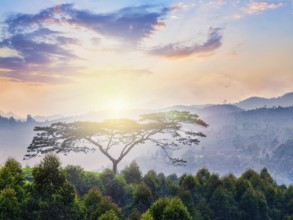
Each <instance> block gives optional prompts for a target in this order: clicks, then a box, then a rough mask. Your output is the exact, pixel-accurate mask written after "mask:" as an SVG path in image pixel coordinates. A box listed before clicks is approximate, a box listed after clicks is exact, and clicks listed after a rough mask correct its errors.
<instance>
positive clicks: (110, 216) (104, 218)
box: [98, 210, 119, 220]
mask: <svg viewBox="0 0 293 220" xmlns="http://www.w3.org/2000/svg"><path fill="white" fill-rule="evenodd" d="M98 220H119V218H118V216H117V214H116V213H115V212H114V211H113V210H109V211H106V212H105V213H104V214H102V215H101V216H100V217H99V218H98Z"/></svg>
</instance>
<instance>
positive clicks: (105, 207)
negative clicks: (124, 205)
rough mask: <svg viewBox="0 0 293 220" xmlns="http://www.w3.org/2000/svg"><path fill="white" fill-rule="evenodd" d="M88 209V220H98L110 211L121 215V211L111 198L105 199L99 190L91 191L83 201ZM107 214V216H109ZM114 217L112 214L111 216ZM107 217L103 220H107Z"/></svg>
mask: <svg viewBox="0 0 293 220" xmlns="http://www.w3.org/2000/svg"><path fill="white" fill-rule="evenodd" d="M83 202H84V205H85V207H86V219H91V220H92V219H93V220H94V219H98V218H99V217H100V216H102V215H103V214H105V213H107V212H108V211H111V210H112V211H113V212H114V213H115V214H116V215H119V214H120V213H119V209H118V207H117V205H116V204H114V203H113V202H112V201H111V199H110V198H109V197H104V196H102V194H101V193H100V191H99V190H97V189H91V190H90V191H89V192H88V193H87V194H86V195H85V196H84V199H83ZM109 215H110V213H109V214H106V216H109ZM111 215H112V214H111ZM106 216H104V217H103V219H107V218H106Z"/></svg>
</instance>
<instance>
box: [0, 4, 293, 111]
mask: <svg viewBox="0 0 293 220" xmlns="http://www.w3.org/2000/svg"><path fill="white" fill-rule="evenodd" d="M0 4H1V7H0V14H1V15H0V28H1V29H0V30H1V35H0V86H1V89H2V93H1V94H0V102H1V103H3V105H2V107H1V108H2V109H1V110H2V111H14V112H16V113H18V114H20V115H25V114H27V113H31V114H55V113H62V114H78V113H82V112H87V111H91V110H99V109H106V108H109V107H110V106H112V105H113V103H116V104H117V103H120V104H119V105H121V106H123V107H124V108H160V107H166V106H170V105H177V104H186V105H191V104H202V103H221V102H222V101H223V100H227V101H228V102H236V101H238V100H241V99H244V98H247V97H249V96H265V97H274V96H279V95H281V94H283V93H286V92H289V91H293V88H292V85H293V83H292V82H293V72H292V71H293V64H292V61H291V59H292V58H291V57H292V52H293V3H292V1H291V0H290V1H289V0H275V1H257V0H238V1H237V0H213V1H212V0H210V1H209V0H205V1H204V0H185V1H175V0H168V1H167V0H165V1H162V0H161V1H135V0H127V1H113V0H112V1H97V0H95V1H94V0H83V1H61V0H55V1H41V0H32V1H29V2H28V1H26V0H17V1H16V0H2V1H1V3H0ZM16 97H19V99H17V100H16ZM40 103H42V105H40Z"/></svg>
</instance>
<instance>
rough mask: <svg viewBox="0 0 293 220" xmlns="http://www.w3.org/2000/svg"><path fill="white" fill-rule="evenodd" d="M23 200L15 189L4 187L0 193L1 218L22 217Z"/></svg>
mask: <svg viewBox="0 0 293 220" xmlns="http://www.w3.org/2000/svg"><path fill="white" fill-rule="evenodd" d="M22 208H23V207H22V206H21V202H20V201H19V200H18V198H17V194H16V192H15V190H14V189H11V188H8V187H6V188H4V189H3V190H2V191H1V193H0V219H11V220H13V219H15V220H17V219H20V218H21V215H22V212H23V210H22Z"/></svg>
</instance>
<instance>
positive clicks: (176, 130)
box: [25, 111, 208, 173]
mask: <svg viewBox="0 0 293 220" xmlns="http://www.w3.org/2000/svg"><path fill="white" fill-rule="evenodd" d="M187 124H189V126H184V125H187ZM190 125H193V126H195V125H200V126H203V127H207V126H208V125H207V124H206V123H205V122H204V121H203V120H201V119H200V118H199V117H198V115H196V114H192V113H189V112H185V111H182V112H181V111H169V112H159V113H151V114H144V115H141V116H140V118H139V120H132V119H106V120H104V121H102V122H73V123H61V122H59V123H54V124H52V125H50V126H45V127H35V129H34V130H35V131H37V132H38V133H37V134H36V136H35V137H34V138H33V140H32V143H31V144H30V146H29V147H28V150H27V154H26V155H25V159H29V158H31V157H35V156H37V155H38V154H43V153H48V152H55V153H64V154H67V153H69V152H71V151H73V152H84V153H87V152H89V151H93V150H96V149H98V150H99V151H100V152H101V153H102V154H103V155H105V156H106V157H107V158H108V159H109V160H111V162H112V163H113V171H114V173H116V172H117V165H118V163H119V162H120V161H121V160H122V159H123V158H124V157H125V156H126V155H127V154H128V153H129V152H130V151H131V150H132V149H133V148H134V147H135V146H137V145H139V144H144V143H145V142H147V141H149V142H152V143H153V144H155V145H156V146H158V147H160V148H161V149H162V150H163V152H164V153H165V156H166V157H165V158H166V159H167V161H168V162H170V164H172V165H176V166H180V165H184V164H185V163H186V161H185V160H183V159H181V158H176V157H173V156H172V154H171V151H174V150H178V149H181V148H182V147H185V146H192V145H195V144H198V143H199V140H198V137H205V135H204V134H203V133H201V132H197V131H194V128H191V126H190ZM187 127H188V128H187ZM117 147H120V148H119V149H121V151H120V152H119V154H118V155H114V153H113V151H112V150H113V148H117Z"/></svg>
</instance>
